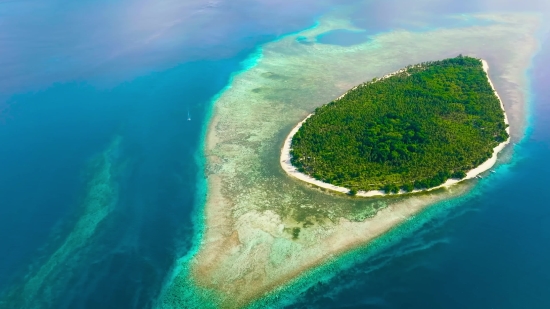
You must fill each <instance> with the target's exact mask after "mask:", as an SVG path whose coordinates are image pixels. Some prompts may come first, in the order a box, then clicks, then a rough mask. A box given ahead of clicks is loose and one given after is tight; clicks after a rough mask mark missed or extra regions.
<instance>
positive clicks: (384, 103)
mask: <svg viewBox="0 0 550 309" xmlns="http://www.w3.org/2000/svg"><path fill="white" fill-rule="evenodd" d="M487 69H488V66H487V64H486V63H485V62H484V61H483V60H481V59H476V58H472V57H465V56H462V55H459V56H458V57H456V58H450V59H445V60H441V61H434V62H424V63H420V64H417V65H411V66H408V67H406V68H404V69H402V70H399V71H397V72H394V73H391V74H388V75H386V76H384V77H383V78H381V79H376V78H374V79H373V80H372V81H369V82H366V83H363V84H361V85H359V86H356V87H354V88H352V89H351V90H349V91H348V92H346V93H345V94H344V95H342V96H341V97H339V98H337V99H336V100H334V101H332V102H330V103H328V104H326V105H324V106H321V107H319V108H317V109H316V110H315V112H314V113H313V114H311V115H310V116H308V117H307V118H306V119H305V120H304V121H302V122H301V123H300V124H299V125H298V126H297V127H296V128H295V130H293V132H291V134H290V135H289V138H288V139H287V143H285V144H286V145H285V146H286V147H284V148H283V152H282V162H287V165H288V163H290V164H292V167H294V169H295V171H293V172H294V174H296V173H299V174H305V176H308V177H307V178H313V179H314V180H315V181H308V182H311V183H314V184H318V182H321V183H324V184H327V185H329V186H327V188H329V189H331V188H332V186H334V187H336V188H340V190H337V191H341V192H342V191H343V190H342V188H346V189H345V191H347V193H349V194H350V195H356V194H357V193H360V194H361V195H366V196H369V195H373V194H372V193H373V192H374V193H376V192H382V193H386V194H389V193H408V192H413V191H422V190H426V189H431V188H436V187H439V186H441V185H443V184H446V183H447V182H448V184H453V183H456V182H458V181H460V180H461V179H464V178H466V177H467V175H470V176H472V175H473V176H475V175H477V174H478V173H479V172H480V171H476V172H475V173H470V172H471V171H472V170H475V169H476V168H477V167H480V166H481V165H483V164H484V163H485V162H488V160H489V161H494V160H490V159H491V158H492V157H494V158H495V159H496V153H498V151H500V150H501V149H502V148H503V146H504V145H505V144H506V143H507V141H508V139H509V134H508V122H507V119H506V114H505V113H504V109H503V106H502V102H501V101H500V98H499V97H498V95H497V94H496V92H495V90H494V87H493V85H492V83H491V81H490V79H489V78H488V74H487ZM285 158H286V160H285ZM289 161H290V162H289ZM493 164H494V162H493ZM490 165H492V164H490ZM489 167H490V166H489ZM286 170H287V172H289V169H288V168H287V169H286ZM484 170H486V168H485V169H483V170H481V171H484ZM291 174H292V173H291ZM474 174H475V175H474ZM302 178H304V177H302ZM469 178H471V177H469ZM303 180H304V179H303ZM368 192H370V193H371V194H368Z"/></svg>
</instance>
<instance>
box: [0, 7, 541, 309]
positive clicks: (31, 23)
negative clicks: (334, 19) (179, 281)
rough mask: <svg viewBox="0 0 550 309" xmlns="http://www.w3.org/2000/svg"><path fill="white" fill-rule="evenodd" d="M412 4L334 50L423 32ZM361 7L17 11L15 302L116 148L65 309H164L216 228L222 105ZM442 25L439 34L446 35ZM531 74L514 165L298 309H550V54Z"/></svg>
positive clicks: (2, 156)
mask: <svg viewBox="0 0 550 309" xmlns="http://www.w3.org/2000/svg"><path fill="white" fill-rule="evenodd" d="M346 2H350V3H351V2H356V1H346ZM398 2H399V1H390V2H385V3H384V4H379V5H374V8H375V10H373V12H382V11H386V10H388V12H389V11H390V10H391V9H392V8H393V7H399V8H400V9H399V10H398V11H399V12H398V13H395V14H400V15H399V16H400V18H398V19H396V20H399V21H400V22H395V23H394V24H392V23H391V22H390V21H391V20H392V19H387V18H386V19H385V18H382V17H381V16H380V14H374V13H373V14H374V15H373V18H365V17H359V16H356V20H355V22H356V24H357V25H358V26H360V27H363V28H365V29H366V30H365V32H364V33H361V34H359V35H355V34H350V33H342V34H340V35H339V34H338V33H336V34H329V35H327V36H325V37H324V38H318V40H319V41H320V42H321V43H327V44H339V45H352V44H354V42H356V41H357V40H366V39H368V35H369V34H371V33H376V32H377V31H385V30H388V29H391V28H392V27H405V26H404V24H403V23H402V20H403V16H406V15H407V14H406V13H407V12H408V11H407V10H408V9H407V5H403V6H401V5H400V4H399V3H398ZM343 4H344V3H343V2H342V1H336V3H330V2H323V3H320V2H315V1H307V2H306V1H304V2H300V3H293V4H290V3H284V4H283V3H280V2H278V1H272V2H271V3H268V2H266V3H264V4H259V5H250V3H249V2H246V1H234V2H231V3H228V2H206V1H195V2H193V1H187V2H185V3H180V2H177V1H160V2H156V3H152V2H151V3H150V2H146V1H143V0H123V1H114V2H108V1H102V0H100V1H90V0H83V1H79V2H74V1H73V2H70V1H67V0H43V1H37V0H28V1H0V145H1V147H0V254H1V258H0V294H2V291H8V290H10V289H11V288H12V287H14V286H18V285H19V284H21V283H22V282H24V281H25V279H24V276H25V275H26V274H27V273H28V272H29V270H30V269H35V268H36V267H39V265H42V264H43V263H44V262H45V261H47V259H48V257H49V256H51V255H52V253H53V252H55V250H56V249H57V248H58V247H59V246H60V244H61V243H62V242H63V239H65V237H66V236H67V235H69V234H71V233H72V232H73V231H75V230H76V229H78V224H77V222H79V218H81V217H82V215H83V214H84V213H85V212H87V211H89V210H88V209H87V208H86V207H85V201H84V198H83V197H84V196H86V192H88V191H87V190H88V188H89V183H90V179H92V178H93V177H94V175H95V173H96V167H97V162H98V161H97V160H98V159H97V158H100V157H101V156H102V155H103V154H105V152H106V150H110V152H109V154H108V156H107V158H108V161H109V162H110V164H111V165H112V183H113V184H114V185H113V187H114V188H116V192H117V194H116V196H117V198H116V202H115V203H113V205H111V208H110V210H109V214H108V215H107V217H106V218H105V219H104V220H102V221H101V223H100V225H99V226H98V228H97V232H96V233H94V235H93V237H89V238H87V239H83V240H82V241H85V244H86V246H85V249H79V250H78V252H75V253H78V258H75V259H73V260H70V262H71V263H70V264H69V265H67V271H66V272H64V273H61V274H53V275H51V276H49V277H48V279H47V280H51V283H54V282H64V283H63V284H62V285H60V288H58V289H54V290H53V291H51V293H50V294H49V296H48V297H49V299H50V300H51V304H50V307H52V308H148V307H150V306H151V304H152V303H153V302H154V300H155V299H156V297H157V296H158V293H159V291H160V289H161V287H162V284H163V282H164V281H165V280H167V276H168V275H169V274H170V269H171V268H172V267H173V265H174V262H175V261H176V260H177V259H178V258H179V257H181V256H183V255H185V254H186V252H188V251H189V250H190V248H191V247H192V245H193V239H194V236H195V235H196V234H197V233H198V231H197V230H196V226H195V225H194V218H195V214H196V212H197V211H198V210H199V209H200V207H202V205H200V204H197V203H196V201H199V200H201V198H200V196H197V194H200V193H198V192H202V191H201V190H198V188H197V186H198V183H199V181H198V180H197V177H199V176H200V175H201V173H202V171H201V170H200V168H199V166H200V165H199V164H198V162H200V160H201V158H200V157H197V153H200V151H199V149H200V148H199V147H200V146H201V145H202V141H201V140H200V139H201V137H202V136H201V134H202V132H203V128H204V126H205V124H206V123H207V122H208V120H209V119H208V115H209V113H210V110H211V99H212V97H213V96H215V95H216V94H217V93H218V92H219V91H220V90H221V89H223V88H224V87H225V86H226V84H227V83H228V81H229V78H230V76H231V74H232V73H233V72H235V71H238V70H240V69H241V67H240V63H241V61H243V60H244V59H246V57H247V55H249V54H250V53H251V52H252V51H253V50H254V49H255V47H256V46H258V45H260V44H262V43H265V42H268V41H270V40H274V39H276V38H277V37H278V36H281V35H284V34H285V33H288V32H292V31H297V30H300V29H303V28H307V27H309V26H311V25H313V24H314V23H315V22H316V20H317V19H318V18H319V17H320V16H321V15H322V14H324V13H326V12H328V11H330V10H332V9H334V7H335V6H336V5H343ZM474 7H475V5H474V4H471V3H470V4H455V5H449V6H446V7H436V8H431V10H432V12H433V13H435V12H440V13H452V12H462V11H463V10H464V11H471V10H473V9H476V8H474ZM512 7H513V6H512ZM535 7H536V5H535ZM387 14H389V15H391V14H390V13H387ZM433 16H434V17H433V18H432V19H430V20H429V24H430V25H431V26H432V27H436V26H438V25H440V23H443V21H440V20H438V18H437V14H433ZM388 20H389V21H388ZM418 30H421V29H418ZM546 41H548V40H547V39H546ZM528 77H529V79H530V80H531V89H530V90H529V93H530V104H531V105H530V123H529V129H528V132H527V134H526V137H525V139H524V140H523V141H522V142H521V143H519V144H518V145H516V146H515V150H514V158H513V160H512V161H511V162H510V163H509V164H506V165H502V166H500V167H499V170H498V173H496V174H493V175H491V176H490V177H488V178H486V179H483V180H482V181H480V183H479V184H478V186H477V187H476V189H475V190H474V192H472V193H471V194H469V195H468V198H466V199H464V201H463V202H461V203H460V204H459V206H458V207H449V209H446V210H445V211H442V212H441V214H438V215H437V216H434V217H433V218H431V219H429V220H426V222H425V223H423V224H424V226H422V228H421V229H416V231H417V232H415V233H410V234H407V233H405V234H404V236H403V237H402V239H400V240H399V241H398V242H396V243H395V244H394V245H392V246H390V247H389V248H387V249H385V250H384V251H382V252H379V253H378V254H377V255H376V256H374V257H373V258H369V259H366V260H361V259H359V262H357V263H353V264H352V265H350V266H348V267H345V268H344V269H342V270H341V271H340V272H338V273H337V274H336V275H335V276H333V277H331V278H329V279H325V280H322V282H319V283H318V284H314V285H313V287H312V288H311V289H309V290H308V291H305V292H304V293H303V294H301V295H298V296H297V297H296V299H293V300H292V301H291V303H292V304H289V305H288V306H287V307H288V308H550V296H549V295H550V263H549V261H550V246H549V245H548V244H549V243H550V190H548V189H547V186H548V184H549V183H550V165H549V164H547V160H548V158H550V87H548V85H550V44H548V43H546V44H545V45H543V46H542V48H541V51H540V52H539V54H538V55H537V56H536V58H535V59H534V62H533V67H532V69H531V71H530V72H528ZM189 119H190V120H189ZM113 140H119V141H120V142H119V143H113ZM113 145H114V146H113ZM419 230H420V231H421V232H418V231H419ZM43 284H44V285H45V286H47V285H48V281H46V282H44V283H43ZM0 307H2V308H14V307H13V306H10V304H9V303H8V304H2V303H1V302H0ZM45 307H47V306H45Z"/></svg>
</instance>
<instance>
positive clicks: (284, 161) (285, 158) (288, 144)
mask: <svg viewBox="0 0 550 309" xmlns="http://www.w3.org/2000/svg"><path fill="white" fill-rule="evenodd" d="M481 62H482V64H483V70H484V71H485V73H486V75H487V79H488V81H489V84H490V85H491V88H493V91H494V92H495V95H496V96H497V98H498V101H499V102H500V107H501V108H502V111H503V112H504V123H506V125H507V127H506V132H507V133H508V134H510V127H509V122H508V116H507V115H506V110H505V109H504V104H503V103H502V100H501V98H500V96H499V95H498V92H497V91H496V89H495V86H494V85H493V82H492V81H491V78H490V77H489V64H488V63H487V61H485V60H483V59H481ZM404 71H405V69H401V70H399V71H396V72H393V73H390V74H387V75H385V76H384V77H382V78H380V79H378V80H382V79H385V78H388V77H391V76H393V75H395V74H398V73H401V72H404ZM378 80H377V81H378ZM359 86H361V85H359ZM359 86H355V87H353V88H352V89H350V90H348V91H347V92H346V93H344V94H343V95H341V96H340V97H338V98H337V99H336V100H340V99H341V98H343V97H344V96H345V95H346V94H347V93H348V92H349V91H351V90H354V89H356V88H357V87H359ZM311 116H313V113H311V114H309V115H308V116H307V117H306V118H305V119H304V120H302V121H300V122H299V123H298V124H297V125H296V126H295V127H294V128H293V129H292V130H291V131H290V133H289V134H288V136H287V138H286V139H285V142H284V144H283V147H282V148H281V157H280V163H281V167H282V168H283V170H284V171H285V172H286V173H287V174H288V175H289V176H291V177H293V178H296V179H299V180H301V181H304V182H306V183H309V184H312V185H315V186H317V187H321V188H324V189H328V190H331V191H335V192H340V193H344V194H347V193H349V191H350V189H348V188H344V187H340V186H336V185H333V184H330V183H326V182H323V181H320V180H317V179H315V178H313V177H311V176H309V175H307V174H304V173H301V172H299V171H298V169H297V168H296V167H295V166H294V165H292V163H291V161H290V159H291V155H290V151H291V149H292V138H293V137H294V135H295V134H296V133H297V132H298V130H299V129H300V128H301V127H302V125H303V124H304V123H305V122H306V120H308V119H309V117H311ZM509 143H510V137H508V139H507V140H506V141H504V142H502V143H500V144H499V145H497V146H496V147H495V148H494V149H493V155H492V156H491V158H489V159H488V160H487V161H485V162H483V163H482V164H481V165H479V166H477V167H476V168H474V169H472V170H470V171H468V172H467V173H466V177H464V178H463V179H460V180H458V179H449V180H447V181H446V182H445V183H444V184H442V185H439V186H437V187H433V188H429V189H424V190H414V191H412V192H405V191H403V190H400V191H399V193H396V194H395V193H390V194H386V193H385V192H384V191H381V190H371V191H359V192H357V194H356V196H359V197H372V196H384V195H400V194H410V193H418V192H425V191H431V190H436V189H439V188H443V187H445V188H446V187H450V186H452V185H454V184H457V183H459V182H462V181H464V180H467V179H472V178H474V177H476V176H478V175H479V174H481V173H483V172H485V171H487V170H489V169H490V168H491V167H493V166H494V165H495V163H496V162H497V157H498V153H499V152H501V151H502V150H503V149H504V147H506V145H508V144H509Z"/></svg>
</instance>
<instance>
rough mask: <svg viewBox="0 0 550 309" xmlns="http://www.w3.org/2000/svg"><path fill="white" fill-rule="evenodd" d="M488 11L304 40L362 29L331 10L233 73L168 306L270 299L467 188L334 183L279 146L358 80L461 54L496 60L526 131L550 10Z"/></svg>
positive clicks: (498, 76)
mask: <svg viewBox="0 0 550 309" xmlns="http://www.w3.org/2000/svg"><path fill="white" fill-rule="evenodd" d="M477 18H479V19H480V20H483V21H488V22H487V23H484V24H483V25H479V26H468V27H464V28H438V29H434V30H430V31H425V32H409V31H405V30H399V31H392V32H387V33H380V34H378V35H375V36H373V37H372V39H371V40H369V41H368V42H365V43H363V44H357V45H353V46H350V47H342V46H335V45H328V44H317V43H311V44H302V43H300V40H297V38H306V39H307V41H308V42H314V41H315V40H314V38H315V37H316V36H318V35H319V34H321V33H324V32H327V31H330V30H334V29H349V30H354V29H355V28H354V27H353V26H351V25H349V24H348V23H347V21H346V20H342V19H338V18H328V17H327V18H325V19H322V20H320V22H319V25H318V26H316V27H315V28H311V29H307V30H304V31H302V32H299V33H295V34H292V35H288V36H286V37H283V38H281V39H279V40H277V41H275V42H271V43H268V44H265V45H264V46H263V47H262V49H261V50H259V52H258V54H256V55H254V57H256V58H254V59H250V60H252V61H255V65H253V66H251V67H249V68H247V69H246V70H243V71H242V72H240V73H239V74H237V75H236V76H234V78H233V79H232V81H231V85H230V87H228V88H226V90H225V91H224V92H223V93H221V95H220V96H219V97H217V98H216V100H215V102H214V107H213V108H214V111H213V116H212V119H211V123H210V126H209V128H208V132H207V140H206V149H205V155H206V159H207V168H206V177H207V183H208V194H207V201H206V205H205V209H204V225H205V226H204V234H203V238H202V240H201V242H200V247H199V250H198V252H197V254H196V255H195V256H194V258H192V259H191V260H190V261H187V260H182V261H181V263H182V264H181V265H177V267H176V268H175V272H174V274H173V275H172V279H171V280H170V281H169V282H167V284H166V286H165V287H164V289H163V292H162V295H161V297H160V299H159V301H158V304H157V305H158V307H160V308H183V307H186V308H191V307H195V308H205V307H206V305H203V301H208V302H209V303H210V305H209V306H211V307H219V308H240V307H246V306H251V307H262V306H263V307H265V306H266V304H261V305H260V303H259V302H258V301H260V302H261V299H262V298H263V297H264V296H266V295H272V294H270V293H277V292H276V291H280V290H281V289H285V286H287V285H286V284H288V283H289V282H292V280H295V279H297V278H300V275H303V274H304V273H307V271H308V270H312V269H314V268H315V267H317V266H319V265H322V264H324V263H328V262H331V261H334V260H335V258H337V257H338V256H340V255H341V254H343V253H345V252H347V251H349V250H351V249H353V248H357V247H359V246H363V245H366V244H368V243H369V242H370V241H371V240H373V239H375V238H377V237H378V236H380V235H382V234H384V233H385V232H387V231H389V230H390V229H392V228H393V227H395V226H397V225H399V224H400V223H402V222H404V221H405V220H407V219H409V218H411V217H412V216H414V215H415V214H416V213H418V212H419V211H421V210H422V209H424V208H426V207H427V206H428V205H432V204H434V203H435V202H438V201H442V200H444V199H449V198H452V197H456V196H459V195H461V194H463V193H465V192H467V191H468V189H469V188H470V187H471V186H472V185H473V184H474V183H475V181H469V182H465V183H463V184H458V185H455V186H453V187H451V188H449V189H440V190H435V191H431V192H428V193H422V194H418V195H413V196H410V197H385V198H369V199H356V198H349V197H346V196H344V195H341V196H339V195H335V194H327V193H326V192H323V191H322V190H320V189H312V188H311V187H309V186H308V185H307V184H304V183H303V182H300V181H297V180H295V179H293V178H291V177H289V176H288V175H286V173H285V172H284V171H283V170H282V169H281V167H280V164H279V156H280V149H281V147H282V145H283V142H284V140H285V138H286V137H287V135H288V132H290V130H291V129H292V128H293V127H294V126H295V125H296V123H298V122H299V121H301V120H302V119H304V118H305V117H306V116H307V115H308V114H310V113H312V112H313V111H314V110H315V108H317V107H319V106H321V105H323V104H325V103H327V102H330V101H332V100H334V99H335V98H338V97H339V96H341V95H342V94H343V93H344V92H345V91H346V90H347V89H350V88H351V87H353V86H354V85H358V84H360V83H363V82H365V81H368V80H371V79H372V78H374V77H376V76H383V75H384V74H386V73H387V72H394V71H396V70H398V69H399V68H402V67H405V66H407V65H409V64H411V63H421V62H425V61H430V60H433V59H444V58H449V57H454V56H456V55H458V54H465V55H470V56H473V57H476V58H483V59H486V60H487V61H488V62H489V63H491V72H490V73H491V78H492V80H493V82H494V84H495V88H496V89H497V91H498V92H499V94H500V96H501V98H502V101H503V104H504V105H505V108H506V111H507V114H508V118H509V121H510V126H511V128H512V130H511V132H510V135H511V139H512V142H513V141H518V140H519V139H520V138H521V137H522V135H523V132H524V128H525V118H526V104H525V102H526V93H525V90H526V89H527V78H526V70H527V68H528V67H529V64H530V62H531V58H532V56H533V54H534V52H535V50H536V49H537V41H536V39H535V37H534V34H535V32H536V29H537V27H538V24H539V20H538V17H537V16H533V15H522V14H507V15H484V16H477ZM506 157H509V154H508V156H504V158H506ZM190 291H192V292H190ZM274 291H275V292H274ZM189 295H192V298H193V299H190V298H188V297H190V296H189ZM204 304H205V303H204Z"/></svg>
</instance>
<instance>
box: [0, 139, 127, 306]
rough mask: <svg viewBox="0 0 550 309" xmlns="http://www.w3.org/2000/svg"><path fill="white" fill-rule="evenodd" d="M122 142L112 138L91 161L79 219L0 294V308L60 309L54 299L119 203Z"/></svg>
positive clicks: (66, 289)
mask: <svg viewBox="0 0 550 309" xmlns="http://www.w3.org/2000/svg"><path fill="white" fill-rule="evenodd" d="M121 140H122V138H121V137H119V136H117V137H115V138H114V139H113V141H112V142H111V143H110V145H109V146H108V147H107V149H106V150H105V151H103V152H102V153H100V154H98V155H97V156H96V157H95V158H93V159H92V160H91V162H90V163H89V166H88V174H89V175H88V176H89V177H88V179H87V182H86V187H85V189H84V194H83V197H82V200H81V210H80V213H79V217H78V220H77V221H76V223H75V224H74V226H73V227H72V228H71V229H70V230H69V231H68V233H67V234H66V236H65V237H64V238H62V239H60V240H58V241H55V240H53V242H54V243H56V245H53V246H52V247H54V249H53V250H52V251H53V253H51V254H48V258H47V260H45V261H38V262H37V263H36V265H35V267H32V268H31V269H30V271H29V273H28V274H27V275H26V277H25V278H24V279H23V280H22V282H21V283H18V284H15V285H14V286H13V287H12V288H11V289H10V290H8V291H7V292H6V293H5V294H4V295H0V308H21V309H23V308H57V307H59V306H58V304H56V303H55V298H54V297H53V296H55V295H59V293H60V292H59V291H68V290H69V288H68V287H67V285H68V284H69V281H70V280H71V278H73V279H74V277H73V276H74V272H75V270H76V269H75V268H76V267H77V265H78V263H80V262H81V259H82V258H83V257H85V256H86V252H87V250H88V247H87V246H88V245H89V244H90V242H91V241H92V239H93V237H94V235H95V234H96V233H97V232H98V228H99V226H100V224H101V223H102V222H103V221H104V220H105V219H106V218H107V217H108V215H109V214H110V213H111V211H112V210H113V207H114V205H115V204H116V202H117V200H118V184H117V181H116V177H115V175H116V174H117V171H118V170H119V169H120V168H121V166H120V165H119V164H117V163H116V159H117V156H118V155H117V153H119V152H120V144H121Z"/></svg>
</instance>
